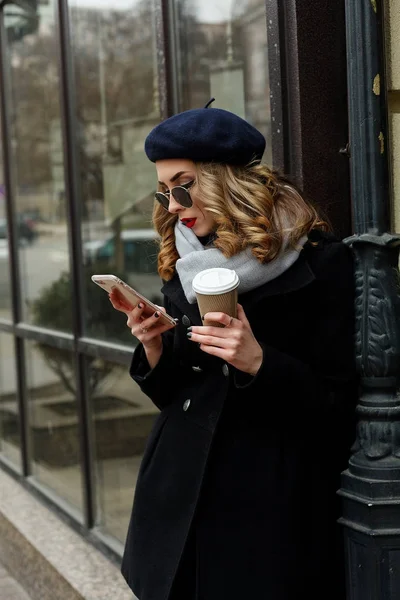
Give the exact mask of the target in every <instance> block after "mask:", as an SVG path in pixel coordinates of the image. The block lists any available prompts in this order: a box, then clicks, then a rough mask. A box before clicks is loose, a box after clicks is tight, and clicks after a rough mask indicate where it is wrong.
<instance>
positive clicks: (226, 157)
mask: <svg viewBox="0 0 400 600" xmlns="http://www.w3.org/2000/svg"><path fill="white" fill-rule="evenodd" d="M144 149H145V152H146V154H147V157H148V158H149V159H150V160H151V161H152V162H156V161H157V160H163V159H165V158H187V159H190V160H193V161H194V162H218V163H225V164H231V165H246V164H248V163H249V162H251V161H252V160H257V161H258V162H260V161H261V158H262V155H263V153H264V150H265V138H264V136H263V135H262V134H261V133H260V132H259V131H258V129H256V128H255V127H253V126H252V125H250V123H248V122H247V121H245V120H244V119H242V118H241V117H238V116H237V115H235V114H233V113H231V112H229V111H227V110H223V109H221V108H195V109H192V110H186V111H184V112H181V113H178V114H176V115H174V116H172V117H170V118H169V119H166V120H165V121H162V122H161V123H159V124H158V125H156V127H154V129H153V130H152V131H151V132H150V133H149V135H148V136H147V138H146V141H145V145H144Z"/></svg>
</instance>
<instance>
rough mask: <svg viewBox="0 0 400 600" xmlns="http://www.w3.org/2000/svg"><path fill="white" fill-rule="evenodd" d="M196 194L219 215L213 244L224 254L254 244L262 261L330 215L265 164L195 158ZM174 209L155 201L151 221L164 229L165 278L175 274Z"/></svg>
mask: <svg viewBox="0 0 400 600" xmlns="http://www.w3.org/2000/svg"><path fill="white" fill-rule="evenodd" d="M195 166H196V183H195V186H196V187H195V188H194V187H193V188H192V189H196V194H197V195H198V197H199V198H200V199H201V200H202V202H203V204H204V210H205V211H207V212H209V213H211V214H212V216H213V218H214V221H215V233H216V239H215V240H214V246H215V247H217V248H219V249H220V250H221V252H222V254H223V255H224V256H225V257H226V258H230V257H231V256H234V255H235V254H238V253H239V252H241V251H243V250H245V249H246V248H249V247H250V248H251V251H252V253H253V255H254V257H255V258H256V259H257V260H259V261H260V263H268V262H270V261H271V260H273V259H274V258H275V257H276V256H277V255H278V253H279V251H280V249H281V248H282V245H283V244H284V243H287V245H288V246H289V247H296V245H297V244H298V242H299V240H300V238H302V237H303V236H304V235H306V234H308V233H309V232H310V231H311V230H312V229H315V228H318V229H322V230H324V231H328V230H329V229H330V225H329V224H328V222H327V220H326V219H323V218H321V217H320V216H319V214H318V212H317V210H316V208H315V207H314V206H313V205H312V204H311V203H310V202H309V201H308V200H306V199H305V198H304V196H303V195H302V194H301V193H300V191H299V190H298V189H297V188H296V186H294V185H293V184H292V183H290V182H289V180H288V179H286V178H285V177H284V176H283V175H281V174H279V173H278V172H277V171H274V170H272V169H270V168H269V167H267V166H266V165H263V164H250V165H248V166H245V167H242V166H232V165H226V164H218V163H203V162H201V163H196V164H195ZM177 219H178V216H177V215H176V214H171V213H168V212H167V211H166V210H165V209H164V208H163V207H162V206H160V205H159V204H158V203H155V206H154V210H153V224H154V227H155V229H156V231H157V232H158V233H159V235H160V249H159V253H158V272H159V274H160V277H161V278H162V279H163V280H164V281H169V280H170V279H172V277H173V276H174V274H175V263H176V261H177V260H178V258H179V255H178V252H177V250H176V246H175V233H174V227H175V223H176V221H177Z"/></svg>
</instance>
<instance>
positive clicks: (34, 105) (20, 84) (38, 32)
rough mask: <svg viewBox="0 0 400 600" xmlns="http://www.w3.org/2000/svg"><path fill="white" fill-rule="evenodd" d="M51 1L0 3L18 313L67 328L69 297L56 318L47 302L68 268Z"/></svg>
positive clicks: (57, 292)
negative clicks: (38, 305) (39, 303)
mask: <svg viewBox="0 0 400 600" xmlns="http://www.w3.org/2000/svg"><path fill="white" fill-rule="evenodd" d="M32 6H33V3H32ZM54 6H55V3H54V0H50V1H49V2H48V3H45V4H41V5H39V8H38V13H37V14H36V13H32V12H30V11H29V10H28V8H27V10H25V9H24V10H21V9H18V7H15V6H14V5H10V6H7V7H6V8H5V25H6V27H7V29H8V31H9V32H10V34H9V36H8V65H9V69H10V73H9V76H10V77H9V79H10V85H11V90H10V93H11V102H10V107H11V110H12V115H11V134H12V140H11V145H12V153H13V154H12V168H13V171H14V181H15V190H14V195H15V211H16V216H17V232H18V244H19V258H20V267H21V286H22V295H23V298H22V310H23V318H24V320H26V321H28V322H30V323H34V324H37V325H43V326H48V327H50V328H54V329H57V328H58V329H62V330H69V329H70V328H71V316H70V315H71V301H70V297H66V298H65V299H64V302H63V318H62V319H57V318H55V317H54V307H53V304H52V303H53V302H54V301H55V299H56V298H57V295H58V294H59V288H57V287H56V288H55V287H54V286H55V285H57V284H56V282H59V280H60V277H61V275H62V273H68V270H69V263H68V245H67V226H66V219H65V214H66V206H65V184H64V171H63V151H62V141H61V121H60V103H59V98H60V78H59V74H58V61H57V57H58V48H57V38H56V23H55V11H54ZM26 7H29V2H28V3H27V4H26ZM18 11H20V13H21V16H20V18H19V19H18V18H17V17H16V14H17V13H18ZM38 299H39V300H43V299H45V302H46V310H45V311H42V310H39V311H38V310H36V309H35V302H36V300H38Z"/></svg>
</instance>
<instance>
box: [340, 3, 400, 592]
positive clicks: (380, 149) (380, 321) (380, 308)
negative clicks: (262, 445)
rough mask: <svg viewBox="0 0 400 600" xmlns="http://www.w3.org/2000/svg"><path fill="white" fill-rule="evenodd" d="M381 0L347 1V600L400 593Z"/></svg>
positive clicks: (399, 307)
mask: <svg viewBox="0 0 400 600" xmlns="http://www.w3.org/2000/svg"><path fill="white" fill-rule="evenodd" d="M383 5H384V0H346V31H347V56H348V90H349V121H350V166H351V182H352V198H353V222H354V230H355V235H354V236H352V237H351V238H348V240H347V241H348V243H349V244H351V245H352V247H353V249H354V252H355V256H356V286H357V299H356V311H357V312H356V319H357V322H356V352H357V360H358V367H359V372H360V376H361V394H360V401H359V405H358V408H357V411H358V419H359V422H358V428H357V440H356V443H355V446H354V448H353V454H352V457H351V459H350V462H349V467H348V470H347V471H345V472H344V473H343V476H342V488H341V490H340V492H339V493H340V494H341V496H342V500H343V517H342V518H341V520H340V521H341V523H342V524H343V526H344V537H345V547H346V556H347V560H346V563H347V599H348V600H398V599H399V598H400V397H399V394H398V388H399V376H400V296H399V292H400V279H399V270H398V260H399V244H400V236H399V235H394V234H391V233H390V231H391V224H390V186H389V169H388V164H389V160H388V141H387V135H388V126H387V96H386V80H385V51H384V29H383V21H384V15H383Z"/></svg>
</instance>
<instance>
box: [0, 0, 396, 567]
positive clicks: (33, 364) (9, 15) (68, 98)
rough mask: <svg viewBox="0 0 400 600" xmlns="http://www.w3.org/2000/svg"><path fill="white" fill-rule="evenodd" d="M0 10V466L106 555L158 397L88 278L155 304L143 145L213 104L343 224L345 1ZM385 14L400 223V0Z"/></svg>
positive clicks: (154, 1)
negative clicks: (261, 140)
mask: <svg viewBox="0 0 400 600" xmlns="http://www.w3.org/2000/svg"><path fill="white" fill-rule="evenodd" d="M333 4H335V6H333ZM365 4H369V5H371V6H372V9H373V10H374V0H368V2H366V3H365ZM110 6H111V7H110ZM0 17H1V19H0V20H1V25H0V37H1V39H0V43H1V57H0V60H1V82H0V84H1V85H0V88H1V116H2V120H1V123H2V137H1V139H2V144H1V166H0V184H1V187H0V289H1V293H0V465H1V466H2V467H3V468H4V469H5V470H6V471H7V472H8V473H11V474H12V475H13V476H14V477H15V478H16V479H17V480H19V481H20V482H22V483H23V484H24V486H25V487H27V488H28V489H32V491H34V492H35V494H39V495H40V497H41V499H42V500H43V501H44V502H45V504H46V505H47V506H48V507H49V510H52V509H56V510H57V511H61V512H62V513H63V514H64V515H65V517H66V518H67V519H68V521H69V522H70V524H71V526H72V527H74V526H76V528H77V529H79V531H80V532H81V533H82V535H83V536H87V537H88V538H90V539H95V541H96V544H97V545H98V547H100V548H101V549H103V550H104V552H106V553H110V554H112V556H114V558H115V559H116V560H117V561H118V557H119V556H120V555H121V552H122V546H123V542H124V538H125V534H126V529H127V524H128V518H129V514H130V509H131V504H132V497H133V491H134V487H135V481H136V475H137V472H138V468H139V464H140V460H141V456H142V453H143V449H144V445H145V443H146V438H147V435H148V433H149V431H150V428H151V426H152V422H153V419H154V416H155V410H156V409H155V407H154V406H152V404H151V403H150V401H149V400H148V399H147V398H146V397H145V396H144V395H143V394H141V392H140V391H139V389H138V388H137V386H135V385H134V384H133V382H132V381H131V380H130V378H129V376H128V372H127V367H128V365H129V361H130V357H131V353H132V350H133V348H134V339H133V338H132V336H131V335H130V332H129V330H128V329H127V327H126V323H125V318H124V316H123V315H121V314H119V313H117V312H115V311H113V310H112V308H111V306H110V304H109V301H108V298H107V295H106V294H104V292H102V291H101V290H100V289H99V288H97V287H96V286H95V285H94V284H93V283H92V282H91V280H90V276H91V275H92V274H94V273H105V272H107V273H115V274H117V275H119V276H121V277H122V278H123V279H125V280H126V281H128V282H129V283H130V284H131V285H132V286H133V287H135V288H137V289H138V290H139V291H141V292H142V293H144V294H145V295H147V296H148V297H150V298H151V299H153V300H154V301H156V302H159V301H160V292H159V289H160V280H159V277H158V274H157V270H156V252H157V246H156V242H157V240H156V239H155V236H154V233H153V231H152V228H151V211H152V205H153V194H154V191H155V187H156V180H155V173H154V167H153V165H152V164H151V163H150V162H149V161H148V160H147V158H146V157H145V155H144V152H143V143H144V139H145V137H146V135H147V133H148V132H149V131H150V129H151V128H152V127H153V126H154V125H155V124H157V123H158V122H159V121H160V120H162V119H164V118H166V117H167V116H169V115H171V114H174V113H175V112H177V111H181V110H185V109H189V108H197V107H201V106H204V105H205V104H206V103H207V102H208V101H209V99H210V98H211V97H215V98H216V101H215V103H214V104H213V106H216V107H220V108H225V109H227V110H231V111H233V112H235V113H237V114H239V115H240V116H242V117H244V118H246V119H247V120H249V121H250V122H251V123H252V124H254V125H255V126H256V127H258V128H259V129H260V130H261V131H262V133H263V134H264V135H265V137H266V139H267V149H266V153H265V156H264V161H265V162H266V163H268V164H270V165H272V166H274V167H276V168H279V169H282V170H284V171H286V172H287V173H289V174H291V175H292V176H293V177H295V178H296V180H297V182H298V183H299V184H300V185H301V186H302V187H303V188H304V190H305V191H306V193H307V194H308V196H309V197H310V198H312V199H314V200H315V201H316V202H318V203H319V204H320V205H321V206H322V208H323V209H324V211H325V212H326V214H327V216H328V218H329V219H330V220H331V222H332V224H333V227H334V229H335V230H336V232H337V234H338V235H339V236H340V237H342V238H344V237H347V236H349V235H351V233H352V231H353V226H352V221H353V219H354V215H353V214H352V205H351V189H350V173H349V163H348V157H347V155H348V151H347V148H348V142H349V137H348V135H349V134H348V129H349V127H348V94H351V90H347V79H346V65H347V57H346V14H345V2H344V1H340V2H338V3H331V2H328V0H319V1H318V2H315V3H314V2H311V3H304V2H299V1H298V0H287V1H285V2H281V1H280V0H239V1H234V0H220V1H218V2H216V1H215V0H116V1H115V2H114V3H112V5H110V3H108V2H105V1H103V0H98V1H96V2H95V1H94V0H69V1H67V0H58V1H57V0H39V2H37V1H36V0H15V2H4V3H1V14H0ZM385 24H386V39H387V57H388V74H389V76H388V85H389V89H388V92H389V110H390V124H391V129H390V132H391V135H390V141H389V144H390V147H391V156H392V164H391V181H392V183H393V185H392V189H393V228H394V230H395V231H398V230H399V227H400V208H399V206H400V162H399V155H400V153H399V144H400V114H399V113H400V41H399V40H400V0H388V2H387V6H386V16H385Z"/></svg>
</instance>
